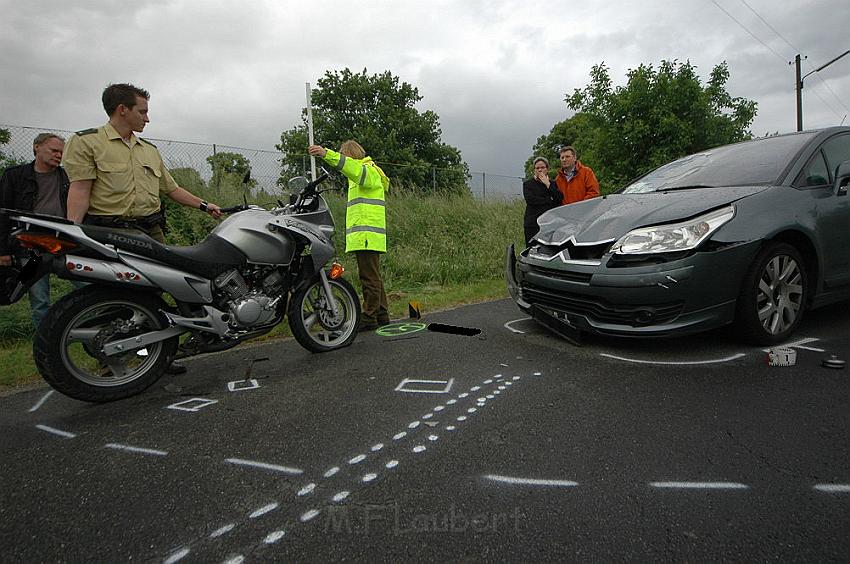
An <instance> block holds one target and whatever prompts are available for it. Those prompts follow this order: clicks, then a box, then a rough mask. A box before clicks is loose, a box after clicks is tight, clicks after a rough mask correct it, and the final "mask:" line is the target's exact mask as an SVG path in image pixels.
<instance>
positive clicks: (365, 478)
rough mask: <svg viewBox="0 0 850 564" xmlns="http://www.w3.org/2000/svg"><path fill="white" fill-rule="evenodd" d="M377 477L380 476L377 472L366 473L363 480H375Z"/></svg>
mask: <svg viewBox="0 0 850 564" xmlns="http://www.w3.org/2000/svg"><path fill="white" fill-rule="evenodd" d="M377 477H378V475H377V474H366V475H365V476H363V481H364V482H371V481H372V480H374V479H375V478H377Z"/></svg>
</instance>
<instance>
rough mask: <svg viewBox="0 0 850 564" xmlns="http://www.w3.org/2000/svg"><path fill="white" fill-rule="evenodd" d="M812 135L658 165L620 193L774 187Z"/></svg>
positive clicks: (768, 139) (758, 142)
mask: <svg viewBox="0 0 850 564" xmlns="http://www.w3.org/2000/svg"><path fill="white" fill-rule="evenodd" d="M815 135H816V133H815V132H811V133H803V134H796V135H782V136H777V137H766V138H763V139H756V140H754V141H748V142H745V143H737V144H735V145H725V146H723V147H717V148H715V149H709V150H707V151H703V152H702V153H696V154H693V155H689V156H687V157H683V158H681V159H679V160H677V161H673V162H672V163H668V164H666V165H664V166H661V167H659V168H657V169H655V170H653V171H652V172H650V173H649V174H647V175H645V176H643V177H641V178H640V179H638V180H637V181H635V182H633V183H632V184H629V185H628V186H626V187H625V188H623V189H621V190H620V193H622V194H640V193H644V192H660V191H663V190H675V189H678V190H683V189H688V188H694V189H697V188H711V187H715V186H753V185H766V184H775V183H776V182H777V180H778V178H779V175H780V174H781V173H782V171H783V170H784V169H785V167H786V166H787V165H788V163H789V162H790V161H791V160H792V159H793V158H794V157H795V156H796V154H797V152H798V151H799V150H800V148H801V147H803V145H805V144H806V143H808V142H809V141H810V140H811V139H812V137H814V136H815Z"/></svg>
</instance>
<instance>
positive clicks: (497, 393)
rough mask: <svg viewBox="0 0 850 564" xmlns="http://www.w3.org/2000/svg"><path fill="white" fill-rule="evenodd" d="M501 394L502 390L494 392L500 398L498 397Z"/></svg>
mask: <svg viewBox="0 0 850 564" xmlns="http://www.w3.org/2000/svg"><path fill="white" fill-rule="evenodd" d="M501 393H502V390H495V391H494V392H493V395H494V396H498V395H499V394H501Z"/></svg>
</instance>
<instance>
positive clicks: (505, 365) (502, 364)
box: [499, 362, 508, 368]
mask: <svg viewBox="0 0 850 564" xmlns="http://www.w3.org/2000/svg"><path fill="white" fill-rule="evenodd" d="M499 364H500V365H501V366H504V367H505V368H507V367H508V365H507V364H505V363H504V362H500V363H499Z"/></svg>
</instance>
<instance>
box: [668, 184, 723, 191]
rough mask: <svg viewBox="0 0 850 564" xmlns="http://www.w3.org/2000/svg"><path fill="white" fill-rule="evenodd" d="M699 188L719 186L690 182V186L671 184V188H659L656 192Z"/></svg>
mask: <svg viewBox="0 0 850 564" xmlns="http://www.w3.org/2000/svg"><path fill="white" fill-rule="evenodd" d="M699 188H717V186H709V185H708V184H689V185H688V186H671V187H669V188H657V189H656V190H655V192H674V191H676V190H698V189H699Z"/></svg>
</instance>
